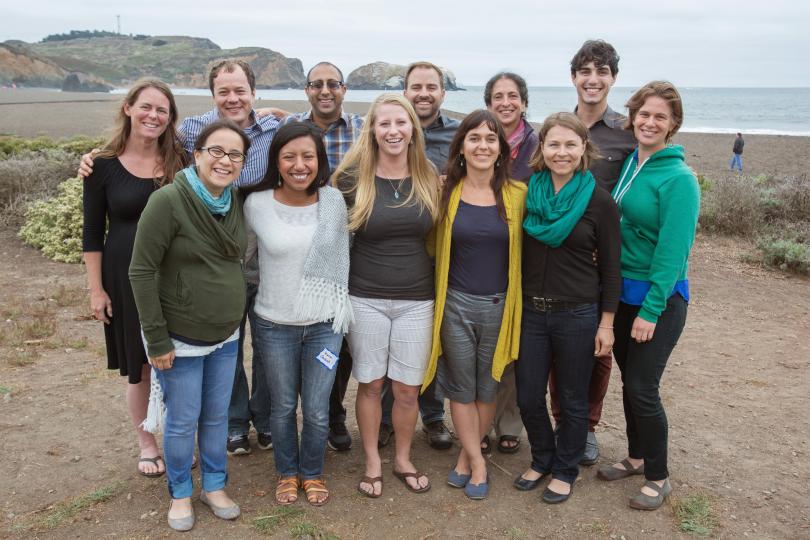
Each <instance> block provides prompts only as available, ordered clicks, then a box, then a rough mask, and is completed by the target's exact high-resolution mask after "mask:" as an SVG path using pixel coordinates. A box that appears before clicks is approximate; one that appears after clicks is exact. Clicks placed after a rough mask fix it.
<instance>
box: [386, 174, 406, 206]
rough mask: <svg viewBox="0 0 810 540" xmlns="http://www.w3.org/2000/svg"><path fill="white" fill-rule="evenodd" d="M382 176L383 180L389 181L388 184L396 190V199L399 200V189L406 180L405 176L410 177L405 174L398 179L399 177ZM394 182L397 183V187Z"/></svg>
mask: <svg viewBox="0 0 810 540" xmlns="http://www.w3.org/2000/svg"><path fill="white" fill-rule="evenodd" d="M380 178H382V179H383V180H385V181H386V182H388V185H390V186H391V189H393V190H394V199H395V200H397V201H398V200H399V190H400V189H402V182H404V181H405V178H408V177H407V176H405V177H402V178H399V179H397V178H383V177H382V176H380ZM394 182H396V183H397V187H394Z"/></svg>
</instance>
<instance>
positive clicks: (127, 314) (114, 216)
mask: <svg viewBox="0 0 810 540" xmlns="http://www.w3.org/2000/svg"><path fill="white" fill-rule="evenodd" d="M157 187H158V186H157V184H156V183H155V181H154V180H153V179H151V178H138V177H137V176H134V175H132V174H130V173H129V171H127V170H126V169H125V168H124V166H123V165H122V164H121V162H120V161H119V160H118V158H97V159H96V160H95V161H94V164H93V174H91V175H90V176H89V177H88V178H87V179H86V180H85V181H84V196H83V199H84V231H83V242H82V249H83V251H101V252H102V262H101V279H102V283H103V285H104V290H105V291H107V294H108V295H109V296H110V300H111V301H112V310H113V316H112V319H111V322H110V324H105V325H104V337H105V340H106V342H107V368H108V369H118V370H119V371H120V373H121V375H126V376H128V377H129V382H130V383H131V384H137V383H139V382H141V369H142V366H143V364H145V363H146V362H147V361H148V360H147V357H146V352H145V351H144V348H143V342H142V341H141V326H140V322H139V320H138V310H137V309H136V307H135V299H134V298H133V296H132V288H131V287H130V285H129V276H128V272H129V262H130V259H131V258H132V246H133V244H134V242H135V232H136V230H137V228H138V219H140V217H141V212H143V209H144V207H145V206H146V202H147V201H148V200H149V196H150V195H151V194H152V193H153V192H154V191H155V189H157ZM107 220H109V231H108V232H107V239H106V241H105V239H104V231H105V228H106V223H107Z"/></svg>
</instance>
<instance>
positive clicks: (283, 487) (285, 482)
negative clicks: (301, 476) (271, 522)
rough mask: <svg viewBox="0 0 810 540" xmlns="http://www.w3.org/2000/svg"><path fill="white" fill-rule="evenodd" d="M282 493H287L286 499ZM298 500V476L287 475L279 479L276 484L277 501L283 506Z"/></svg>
mask: <svg viewBox="0 0 810 540" xmlns="http://www.w3.org/2000/svg"><path fill="white" fill-rule="evenodd" d="M282 495H287V497H285V498H284V499H282V498H281V496H282ZM297 500H298V478H297V477H295V476H287V477H283V478H279V479H278V483H277V484H276V502H277V503H278V504H280V505H282V506H287V505H288V504H293V503H294V502H295V501H297Z"/></svg>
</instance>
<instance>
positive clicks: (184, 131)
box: [178, 109, 279, 186]
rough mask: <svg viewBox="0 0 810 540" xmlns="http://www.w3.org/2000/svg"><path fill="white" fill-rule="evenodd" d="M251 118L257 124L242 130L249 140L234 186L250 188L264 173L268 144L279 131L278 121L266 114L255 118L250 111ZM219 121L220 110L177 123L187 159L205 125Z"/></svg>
mask: <svg viewBox="0 0 810 540" xmlns="http://www.w3.org/2000/svg"><path fill="white" fill-rule="evenodd" d="M251 118H253V119H256V121H255V122H254V123H253V124H252V125H251V126H250V127H246V128H245V129H244V131H245V135H247V137H248V139H249V140H250V149H248V153H247V158H246V159H245V164H244V165H243V166H242V174H240V175H239V178H237V179H236V181H235V182H234V185H236V186H249V185H252V184H255V183H257V182H259V181H260V180H261V179H262V178H264V175H265V173H266V172H267V156H268V153H269V152H268V151H269V150H270V142H271V141H272V140H273V136H274V135H275V134H276V131H277V130H278V126H279V121H278V120H277V119H276V117H275V116H273V115H269V116H264V117H262V118H257V117H256V113H255V111H254V112H251ZM217 120H219V111H218V110H217V109H213V110H211V111H208V112H207V113H205V114H201V115H200V116H189V117H188V118H186V119H185V120H183V122H182V123H181V124H180V127H179V128H178V131H179V132H180V140H181V141H182V143H183V148H185V149H186V152H188V154H189V155H190V156H193V155H194V147H195V146H196V142H197V138H198V137H199V136H200V133H202V130H203V129H204V128H205V126H207V125H208V124H211V123H213V122H216V121H217Z"/></svg>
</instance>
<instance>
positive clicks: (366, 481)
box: [357, 476, 383, 499]
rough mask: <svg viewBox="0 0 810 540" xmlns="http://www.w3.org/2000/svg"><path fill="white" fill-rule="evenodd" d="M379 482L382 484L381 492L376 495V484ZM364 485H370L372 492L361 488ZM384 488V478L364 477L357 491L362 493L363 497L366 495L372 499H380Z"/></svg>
mask: <svg viewBox="0 0 810 540" xmlns="http://www.w3.org/2000/svg"><path fill="white" fill-rule="evenodd" d="M377 482H379V483H380V492H379V493H376V494H375V493H374V484H376V483H377ZM362 484H368V485H370V486H371V491H370V492H368V491H366V490H365V489H363V488H361V487H360V486H361V485H362ZM382 488H383V477H382V476H363V478H361V479H360V483H358V484H357V491H359V492H360V494H361V495H365V496H366V497H368V498H370V499H379V498H380V497H381V496H382Z"/></svg>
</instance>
